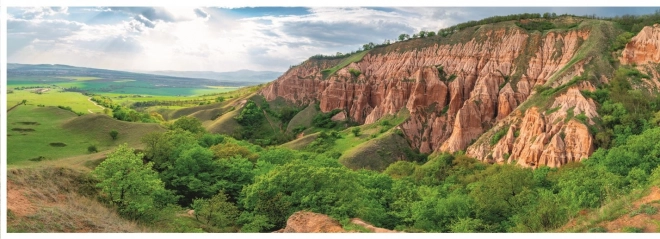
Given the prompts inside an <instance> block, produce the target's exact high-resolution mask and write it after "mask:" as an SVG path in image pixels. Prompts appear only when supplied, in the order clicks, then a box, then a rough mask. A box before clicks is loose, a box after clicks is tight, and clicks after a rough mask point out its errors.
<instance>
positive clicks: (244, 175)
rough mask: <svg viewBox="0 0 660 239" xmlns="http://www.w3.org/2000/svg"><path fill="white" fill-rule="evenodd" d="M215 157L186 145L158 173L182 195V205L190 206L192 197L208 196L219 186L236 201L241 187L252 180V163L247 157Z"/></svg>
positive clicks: (166, 183)
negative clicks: (171, 161) (167, 165)
mask: <svg viewBox="0 0 660 239" xmlns="http://www.w3.org/2000/svg"><path fill="white" fill-rule="evenodd" d="M214 147H215V146H214ZM214 157H215V156H214V153H213V151H212V150H210V149H207V148H202V147H201V146H199V145H194V146H190V147H186V148H185V149H183V150H182V151H181V153H180V154H179V156H178V157H176V158H175V160H174V162H173V164H172V165H171V166H170V167H168V169H166V170H165V171H163V172H162V173H161V177H162V179H163V181H164V182H165V185H166V187H167V188H168V189H172V190H175V191H176V192H177V193H178V194H180V195H182V196H183V197H182V198H181V199H180V200H179V203H180V204H181V205H189V204H190V203H191V202H192V200H193V199H195V198H210V197H212V196H213V195H215V194H216V193H217V192H218V191H220V190H221V189H224V190H225V192H226V193H227V194H228V195H229V196H230V199H231V200H232V201H235V200H236V199H237V198H238V194H239V192H240V190H241V188H242V187H243V186H244V185H246V184H249V183H251V181H252V177H253V174H252V172H251V170H252V166H253V164H252V163H251V162H250V161H249V160H248V159H245V158H241V157H234V158H231V159H219V160H216V159H215V158H214Z"/></svg>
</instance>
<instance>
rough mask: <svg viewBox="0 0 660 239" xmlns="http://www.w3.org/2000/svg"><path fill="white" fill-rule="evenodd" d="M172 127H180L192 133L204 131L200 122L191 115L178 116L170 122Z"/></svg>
mask: <svg viewBox="0 0 660 239" xmlns="http://www.w3.org/2000/svg"><path fill="white" fill-rule="evenodd" d="M172 129H182V130H186V131H188V132H190V133H193V134H203V133H205V132H206V129H204V127H203V126H202V122H201V121H199V119H197V118H195V117H192V116H184V117H181V118H179V119H178V120H176V121H175V122H174V124H172Z"/></svg>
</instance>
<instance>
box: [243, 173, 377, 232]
mask: <svg viewBox="0 0 660 239" xmlns="http://www.w3.org/2000/svg"><path fill="white" fill-rule="evenodd" d="M364 190H365V189H364V188H363V187H362V186H361V185H360V184H359V183H358V180H357V174H356V173H355V172H352V171H350V170H348V169H346V168H335V167H317V166H313V165H306V164H301V163H288V164H285V165H283V166H278V167H276V168H275V169H274V170H272V171H271V172H270V173H268V174H266V175H261V176H258V177H257V178H256V179H255V182H254V183H253V184H251V185H249V186H247V187H246V188H244V189H243V194H244V195H245V197H244V201H243V206H244V207H245V208H246V209H247V210H248V211H251V212H253V213H254V214H257V215H264V216H266V217H267V218H268V221H269V222H272V223H273V224H274V225H275V228H282V227H283V226H284V224H285V220H286V218H288V216H289V215H291V214H292V213H294V212H296V211H299V210H302V209H307V210H311V211H313V212H319V213H324V214H328V215H330V216H332V217H334V218H347V217H356V216H358V217H359V216H363V215H361V214H362V213H364V212H369V210H372V209H370V208H369V206H368V205H365V204H366V203H367V202H368V201H367V200H365V198H364V194H365V191H364Z"/></svg>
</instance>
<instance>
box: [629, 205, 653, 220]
mask: <svg viewBox="0 0 660 239" xmlns="http://www.w3.org/2000/svg"><path fill="white" fill-rule="evenodd" d="M642 213H644V214H646V215H655V214H656V213H658V208H656V207H654V206H651V205H649V204H642V205H640V206H639V208H638V209H637V210H634V211H632V212H630V216H631V217H634V216H636V215H639V214H642Z"/></svg>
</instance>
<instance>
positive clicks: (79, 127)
mask: <svg viewBox="0 0 660 239" xmlns="http://www.w3.org/2000/svg"><path fill="white" fill-rule="evenodd" d="M112 129H115V130H117V131H119V137H118V138H117V140H112V138H111V137H110V136H109V132H110V130H112ZM159 130H164V129H162V127H160V126H159V125H157V124H144V123H130V122H123V121H118V120H115V119H112V118H110V117H109V116H106V115H101V114H88V115H84V116H77V115H76V114H74V113H72V112H70V111H67V110H62V109H59V108H56V107H36V106H31V105H21V106H18V107H16V108H15V109H13V110H12V111H10V112H9V113H8V114H7V131H8V132H7V149H8V150H7V164H29V163H34V162H33V161H36V160H37V158H39V157H40V156H41V157H44V158H45V159H42V160H51V159H59V158H65V157H71V156H76V155H83V154H87V153H88V151H87V147H88V146H90V145H96V146H97V148H98V150H99V151H102V150H107V149H111V148H114V147H115V146H116V145H118V144H120V143H128V144H129V145H133V147H137V146H139V144H140V138H141V136H142V135H144V134H146V133H148V132H152V131H159ZM51 143H54V146H53V145H51ZM31 159H32V160H31Z"/></svg>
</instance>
